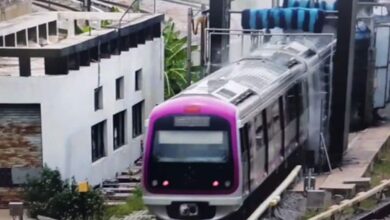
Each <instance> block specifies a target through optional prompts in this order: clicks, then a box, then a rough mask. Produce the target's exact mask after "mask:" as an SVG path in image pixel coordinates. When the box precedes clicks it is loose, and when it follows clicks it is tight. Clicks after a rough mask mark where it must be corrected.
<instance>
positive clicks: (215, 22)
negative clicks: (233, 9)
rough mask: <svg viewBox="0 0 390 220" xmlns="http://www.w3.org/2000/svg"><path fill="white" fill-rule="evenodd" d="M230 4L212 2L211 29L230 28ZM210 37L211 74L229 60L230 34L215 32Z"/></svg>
mask: <svg viewBox="0 0 390 220" xmlns="http://www.w3.org/2000/svg"><path fill="white" fill-rule="evenodd" d="M230 2H231V0H210V10H209V12H210V28H219V29H229V28H230V12H229V10H230ZM213 33H215V34H213V35H211V36H210V39H209V40H210V41H211V48H210V49H211V51H210V52H211V53H210V61H211V66H210V68H211V69H210V72H214V71H215V70H217V69H219V68H221V65H222V64H223V63H225V62H227V61H228V58H229V32H227V31H224V32H223V31H214V32H213Z"/></svg>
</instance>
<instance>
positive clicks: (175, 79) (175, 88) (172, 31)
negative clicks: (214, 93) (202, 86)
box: [163, 19, 200, 99]
mask: <svg viewBox="0 0 390 220" xmlns="http://www.w3.org/2000/svg"><path fill="white" fill-rule="evenodd" d="M163 36H164V45H165V49H164V53H165V63H164V64H165V65H164V66H165V67H164V70H165V73H164V76H165V77H164V78H165V94H164V95H165V98H166V99H168V98H170V97H172V96H174V95H176V94H177V93H179V92H181V91H182V90H183V89H185V88H186V87H187V86H188V85H189V84H190V83H192V82H194V81H196V80H198V79H197V78H198V75H199V74H198V72H199V70H200V68H199V66H193V67H192V69H191V72H192V74H191V75H192V77H191V82H188V76H187V70H186V65H187V37H182V36H180V32H179V31H177V30H176V28H175V23H174V22H173V21H172V20H171V19H169V20H168V21H167V22H166V23H165V26H164V29H163ZM196 49H197V46H192V48H191V50H192V51H194V50H196Z"/></svg>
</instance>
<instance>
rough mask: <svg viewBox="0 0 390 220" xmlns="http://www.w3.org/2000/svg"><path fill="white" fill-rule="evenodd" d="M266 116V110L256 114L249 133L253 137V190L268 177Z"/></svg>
mask: <svg viewBox="0 0 390 220" xmlns="http://www.w3.org/2000/svg"><path fill="white" fill-rule="evenodd" d="M264 116H265V112H264V111H261V112H260V113H259V114H258V115H256V117H255V118H254V119H253V128H252V129H251V132H250V133H249V138H250V139H252V141H251V143H252V145H251V146H250V155H251V156H250V158H251V160H250V168H251V172H250V179H251V190H254V189H256V188H257V187H258V186H259V185H260V184H261V183H262V182H263V180H264V179H265V177H266V158H267V157H266V153H267V152H266V147H265V139H264V126H263V125H264V124H265V123H264V121H263V120H264Z"/></svg>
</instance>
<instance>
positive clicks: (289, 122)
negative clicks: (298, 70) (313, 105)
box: [284, 84, 300, 147]
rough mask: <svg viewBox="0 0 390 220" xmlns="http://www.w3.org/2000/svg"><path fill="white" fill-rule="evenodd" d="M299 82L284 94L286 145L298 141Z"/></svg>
mask: <svg viewBox="0 0 390 220" xmlns="http://www.w3.org/2000/svg"><path fill="white" fill-rule="evenodd" d="M298 88H299V84H295V85H294V86H293V87H291V88H290V89H289V90H288V91H287V93H286V94H285V95H284V143H285V144H284V145H285V146H286V147H288V146H290V145H292V144H293V143H294V142H296V140H297V139H296V137H297V133H298V132H297V131H298V120H297V117H298V111H299V100H300V98H299V96H298Z"/></svg>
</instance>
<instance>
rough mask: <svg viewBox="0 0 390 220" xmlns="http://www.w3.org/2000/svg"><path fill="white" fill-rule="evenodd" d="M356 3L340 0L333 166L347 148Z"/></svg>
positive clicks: (331, 146)
mask: <svg viewBox="0 0 390 220" xmlns="http://www.w3.org/2000/svg"><path fill="white" fill-rule="evenodd" d="M356 7H357V0H342V1H338V21H337V23H338V25H337V49H336V54H335V57H334V74H333V82H332V87H333V92H332V106H331V117H330V149H329V156H330V160H331V162H332V165H333V167H336V166H339V165H340V164H341V162H342V160H343V153H344V152H345V151H346V149H347V148H348V134H349V123H350V109H351V91H352V77H353V62H354V48H355V44H354V43H355V40H354V38H355V23H356Z"/></svg>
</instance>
